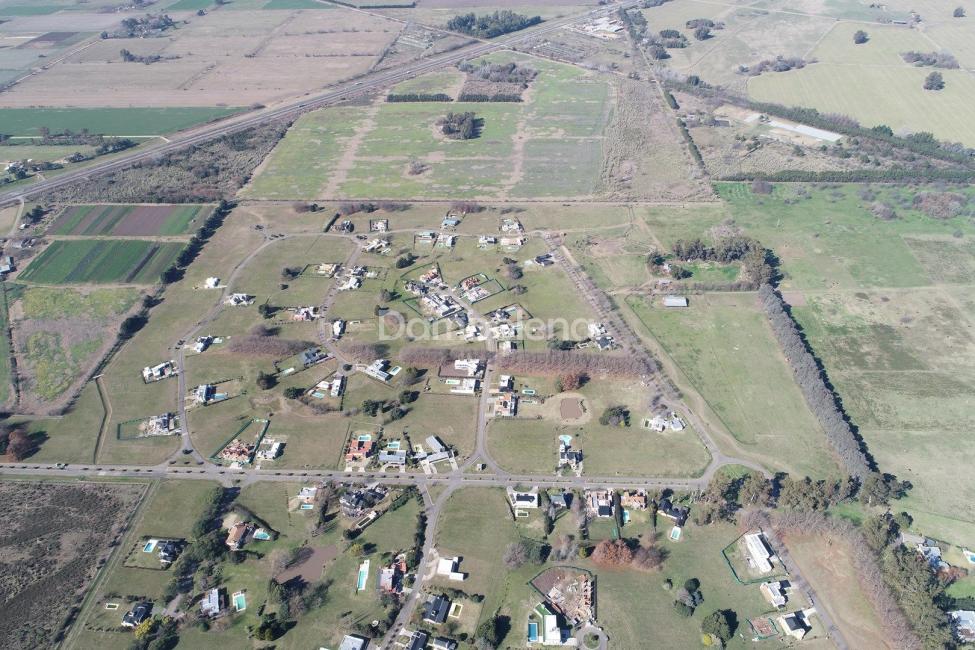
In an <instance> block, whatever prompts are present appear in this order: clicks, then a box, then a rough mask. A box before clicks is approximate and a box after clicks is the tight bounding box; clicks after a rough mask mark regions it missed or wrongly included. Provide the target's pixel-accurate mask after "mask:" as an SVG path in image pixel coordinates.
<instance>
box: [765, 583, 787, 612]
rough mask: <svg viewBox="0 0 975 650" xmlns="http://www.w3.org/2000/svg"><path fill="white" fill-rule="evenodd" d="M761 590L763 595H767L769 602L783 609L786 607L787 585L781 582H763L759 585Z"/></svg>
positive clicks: (766, 598)
mask: <svg viewBox="0 0 975 650" xmlns="http://www.w3.org/2000/svg"><path fill="white" fill-rule="evenodd" d="M759 590H760V591H761V592H762V596H764V597H765V600H767V601H768V602H769V604H770V605H772V606H773V607H775V608H776V609H782V608H783V607H785V601H786V593H785V586H784V585H783V584H782V583H781V582H779V581H775V582H763V583H762V584H761V586H760V587H759Z"/></svg>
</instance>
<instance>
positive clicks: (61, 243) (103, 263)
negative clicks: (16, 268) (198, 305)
mask: <svg viewBox="0 0 975 650" xmlns="http://www.w3.org/2000/svg"><path fill="white" fill-rule="evenodd" d="M183 246H184V245H183V244H182V243H176V242H151V241H143V240H134V239H126V240H122V239H99V240H93V241H81V240H58V241H55V242H53V243H52V244H51V245H50V246H48V247H47V248H46V249H45V250H44V252H42V253H41V254H40V255H38V256H37V257H36V258H34V259H33V260H32V261H31V263H30V265H29V266H28V267H27V268H26V269H24V271H23V272H22V273H21V274H20V276H19V278H20V279H21V280H24V281H27V282H36V283H38V284H101V283H120V284H156V283H157V282H159V277H160V276H161V274H162V272H163V271H165V270H166V269H167V268H169V266H170V265H171V264H172V263H173V261H174V260H175V259H176V256H177V255H179V252H180V251H181V250H182V249H183Z"/></svg>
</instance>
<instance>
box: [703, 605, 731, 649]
mask: <svg viewBox="0 0 975 650" xmlns="http://www.w3.org/2000/svg"><path fill="white" fill-rule="evenodd" d="M737 626H738V617H737V616H736V615H735V613H734V612H733V611H731V610H730V609H719V610H718V611H716V612H711V613H710V614H708V615H707V616H706V617H705V618H704V620H703V621H701V631H702V632H704V633H705V634H710V635H711V636H716V637H718V638H719V639H721V642H722V643H727V642H728V641H729V640H730V639H731V637H733V636H734V635H735V628H736V627H737Z"/></svg>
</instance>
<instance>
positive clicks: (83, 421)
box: [25, 383, 105, 463]
mask: <svg viewBox="0 0 975 650" xmlns="http://www.w3.org/2000/svg"><path fill="white" fill-rule="evenodd" d="M104 417H105V409H104V408H102V403H101V400H100V399H99V398H98V390H97V389H96V388H95V385H94V384H91V383H90V384H88V385H86V386H85V387H84V388H83V389H82V391H81V393H80V394H79V395H78V399H76V400H75V402H74V404H72V405H71V408H70V409H68V412H67V413H66V414H65V415H64V417H63V418H49V419H48V418H42V419H36V420H27V421H26V422H25V425H26V426H27V430H28V431H29V432H30V433H31V435H32V436H33V437H34V438H35V439H36V440H37V441H38V442H39V443H40V449H38V450H37V453H35V454H34V455H33V456H31V457H30V459H31V460H32V461H37V462H64V463H91V462H94V457H95V442H96V440H97V437H98V431H99V429H100V428H101V426H102V419H103V418H104Z"/></svg>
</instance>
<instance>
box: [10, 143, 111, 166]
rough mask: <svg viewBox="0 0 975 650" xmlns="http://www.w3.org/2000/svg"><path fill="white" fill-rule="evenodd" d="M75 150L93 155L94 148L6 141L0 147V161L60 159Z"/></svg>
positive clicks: (48, 160) (86, 154)
mask: <svg viewBox="0 0 975 650" xmlns="http://www.w3.org/2000/svg"><path fill="white" fill-rule="evenodd" d="M15 142H19V141H15ZM76 152H77V153H80V154H82V155H84V156H94V155H95V148H94V147H92V146H88V145H78V146H75V145H33V144H9V141H8V143H6V144H4V146H2V147H0V163H5V162H6V163H9V162H14V161H18V160H34V161H37V162H50V161H55V160H61V159H62V158H64V157H66V156H70V155H71V154H73V153H76Z"/></svg>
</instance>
